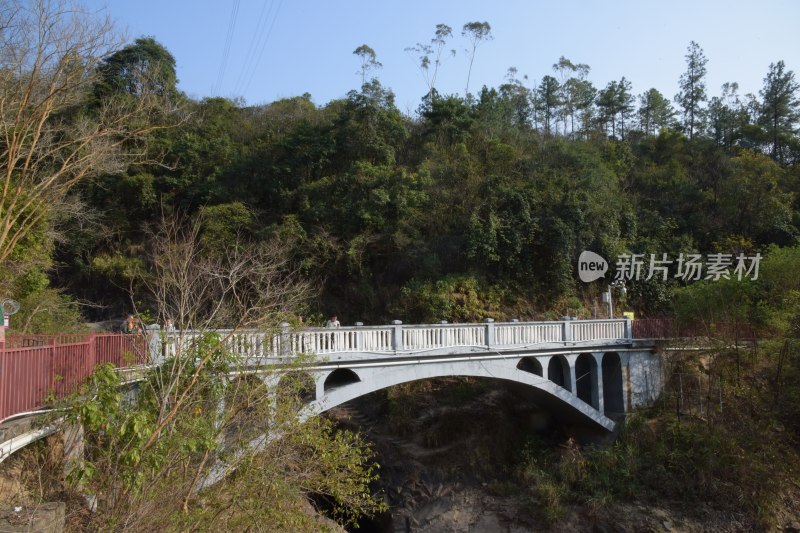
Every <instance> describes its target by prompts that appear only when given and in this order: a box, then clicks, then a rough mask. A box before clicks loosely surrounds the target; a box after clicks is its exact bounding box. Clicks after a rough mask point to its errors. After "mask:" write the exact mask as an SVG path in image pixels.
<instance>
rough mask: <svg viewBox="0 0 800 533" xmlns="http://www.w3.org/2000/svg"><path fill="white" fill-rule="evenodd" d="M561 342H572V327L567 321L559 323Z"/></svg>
mask: <svg viewBox="0 0 800 533" xmlns="http://www.w3.org/2000/svg"><path fill="white" fill-rule="evenodd" d="M561 340H562V341H563V342H569V341H571V340H572V325H571V323H570V321H569V320H564V321H563V322H561Z"/></svg>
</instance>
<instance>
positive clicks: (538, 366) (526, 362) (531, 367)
mask: <svg viewBox="0 0 800 533" xmlns="http://www.w3.org/2000/svg"><path fill="white" fill-rule="evenodd" d="M517 370H522V371H523V372H528V373H530V374H533V375H535V376H539V377H544V373H543V371H542V363H540V362H539V360H538V359H537V358H535V357H523V358H522V359H520V360H519V363H517Z"/></svg>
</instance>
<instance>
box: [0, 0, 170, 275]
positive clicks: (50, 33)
mask: <svg viewBox="0 0 800 533" xmlns="http://www.w3.org/2000/svg"><path fill="white" fill-rule="evenodd" d="M120 44H121V39H120V38H119V37H118V36H117V35H116V34H115V33H114V31H113V26H112V23H111V21H110V20H109V19H108V17H107V16H104V15H102V14H95V13H89V12H87V11H85V10H83V9H82V8H81V7H79V6H78V5H77V4H74V3H73V2H71V1H70V0H32V1H24V0H10V1H6V2H3V3H2V4H0V174H1V175H2V184H1V185H0V263H2V262H4V261H6V260H8V259H9V257H10V255H11V253H12V251H13V250H14V248H15V246H17V245H18V244H19V243H20V242H21V240H22V239H23V238H24V237H25V236H26V235H27V234H28V233H30V232H31V231H33V230H34V229H35V228H36V227H37V225H38V224H40V223H41V222H42V221H43V220H46V217H47V216H48V213H50V212H52V210H53V209H54V208H57V206H59V205H61V203H62V202H63V200H64V198H65V197H66V196H67V194H68V193H69V191H70V189H72V187H74V186H75V185H76V184H77V183H79V182H81V181H82V180H85V179H88V178H90V177H92V176H94V175H97V174H100V173H104V172H114V171H119V170H122V169H123V168H124V167H125V165H126V164H127V163H128V162H130V161H131V160H132V158H136V157H141V154H142V152H143V150H142V141H143V139H144V137H145V134H146V133H147V132H148V131H149V130H151V129H152V125H151V124H153V121H151V120H148V118H149V117H150V116H152V114H153V113H155V112H156V110H157V109H158V108H160V106H161V105H162V104H163V102H162V101H161V100H160V99H159V98H158V97H157V95H153V96H152V97H151V96H149V95H147V94H141V95H137V97H136V98H128V99H113V98H110V99H106V100H105V101H103V102H93V101H92V87H93V85H94V82H95V81H96V77H97V67H98V65H100V63H101V62H102V61H103V59H104V58H106V57H107V56H108V55H109V54H110V53H112V52H113V51H114V50H115V49H116V47H118V46H119V45H120ZM90 103H93V105H89V104H90Z"/></svg>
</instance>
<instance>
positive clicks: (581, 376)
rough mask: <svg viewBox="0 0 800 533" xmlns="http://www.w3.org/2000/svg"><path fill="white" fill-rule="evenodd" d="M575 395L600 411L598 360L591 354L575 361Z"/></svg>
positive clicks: (583, 354) (581, 356) (585, 354)
mask: <svg viewBox="0 0 800 533" xmlns="http://www.w3.org/2000/svg"><path fill="white" fill-rule="evenodd" d="M575 389H576V391H575V393H576V394H577V395H578V398H580V399H581V400H583V401H584V402H586V403H588V404H589V405H591V406H592V407H594V408H595V409H599V407H600V406H599V405H598V394H597V360H595V358H594V356H593V355H592V354H589V353H582V354H579V355H578V357H577V359H575Z"/></svg>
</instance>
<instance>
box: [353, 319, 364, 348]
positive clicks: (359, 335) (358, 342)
mask: <svg viewBox="0 0 800 533" xmlns="http://www.w3.org/2000/svg"><path fill="white" fill-rule="evenodd" d="M356 327H357V328H362V327H364V323H363V322H356ZM363 336H364V332H363V331H361V330H356V332H355V338H354V339H353V343H354V344H355V345H354V346H353V348H355V349H356V350H360V349H361V347H362V346H364V339H363Z"/></svg>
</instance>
